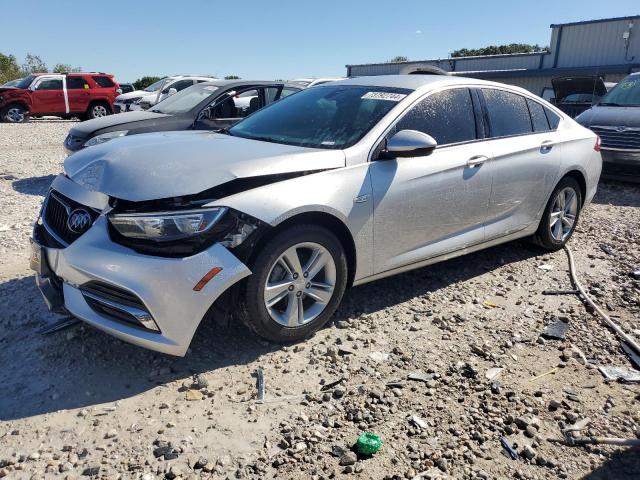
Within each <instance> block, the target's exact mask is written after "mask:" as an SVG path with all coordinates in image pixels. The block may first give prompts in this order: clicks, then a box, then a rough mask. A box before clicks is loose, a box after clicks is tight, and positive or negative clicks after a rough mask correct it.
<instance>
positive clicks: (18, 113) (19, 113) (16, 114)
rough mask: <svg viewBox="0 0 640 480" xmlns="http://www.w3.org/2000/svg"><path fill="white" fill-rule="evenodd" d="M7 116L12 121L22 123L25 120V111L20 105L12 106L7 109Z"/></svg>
mask: <svg viewBox="0 0 640 480" xmlns="http://www.w3.org/2000/svg"><path fill="white" fill-rule="evenodd" d="M6 118H7V119H8V120H9V121H10V122H14V123H20V122H23V121H24V111H23V110H22V109H21V108H19V107H12V108H10V109H9V110H7V114H6Z"/></svg>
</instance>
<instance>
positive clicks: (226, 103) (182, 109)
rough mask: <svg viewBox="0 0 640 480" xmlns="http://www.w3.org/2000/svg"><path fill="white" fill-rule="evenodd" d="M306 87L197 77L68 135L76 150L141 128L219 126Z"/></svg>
mask: <svg viewBox="0 0 640 480" xmlns="http://www.w3.org/2000/svg"><path fill="white" fill-rule="evenodd" d="M299 90H301V87H299V86H298V85H297V84H287V83H283V82H264V81H247V80H214V81H210V82H202V83H197V84H196V85H192V86H191V87H189V88H186V89H184V90H181V91H180V92H178V93H176V94H175V95H172V96H170V97H168V98H166V99H165V100H163V101H161V102H160V103H158V104H157V105H155V106H154V107H153V108H151V109H150V110H147V111H131V112H127V113H122V114H119V115H111V116H109V117H105V118H97V119H95V120H90V121H87V122H82V123H79V124H78V125H76V126H74V127H73V128H72V129H71V130H70V131H69V135H68V136H67V138H66V139H65V142H64V146H65V148H66V149H67V150H69V151H70V152H75V151H77V150H81V149H82V148H84V147H89V146H92V145H98V144H100V143H104V142H106V141H108V140H111V139H113V138H118V137H124V136H126V135H135V134H139V133H149V132H160V131H168V130H218V129H221V128H227V127H230V126H231V125H232V124H233V123H235V122H237V121H238V120H240V119H242V118H244V117H246V116H248V115H250V114H252V113H253V112H255V111H257V110H259V109H260V108H262V107H264V106H266V105H269V104H270V103H272V102H275V101H277V100H280V99H281V98H284V97H286V96H288V95H291V94H292V93H295V92H297V91H299Z"/></svg>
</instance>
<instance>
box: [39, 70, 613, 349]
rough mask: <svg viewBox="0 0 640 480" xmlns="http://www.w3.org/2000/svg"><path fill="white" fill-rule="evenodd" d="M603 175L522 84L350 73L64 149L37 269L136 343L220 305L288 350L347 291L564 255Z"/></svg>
mask: <svg viewBox="0 0 640 480" xmlns="http://www.w3.org/2000/svg"><path fill="white" fill-rule="evenodd" d="M194 88H196V87H194ZM168 101H170V100H168ZM225 101H226V100H225ZM132 115H135V114H132ZM601 168H602V158H601V156H600V140H599V138H598V137H597V135H596V134H595V133H593V132H591V131H590V130H587V129H586V128H584V127H581V126H580V125H578V124H577V123H576V122H575V121H573V120H572V119H571V118H569V117H568V116H567V115H566V114H564V113H563V112H561V111H560V110H558V109H557V108H556V107H554V106H553V105H550V104H548V103H547V102H545V101H544V100H542V99H541V98H539V97H537V96H535V95H533V94H532V93H530V92H528V91H526V90H524V89H521V88H518V87H514V86H510V85H505V84H501V83H493V82H486V81H482V80H477V79H472V78H463V77H453V76H446V75H390V76H372V77H360V78H352V79H349V80H343V81H340V82H335V83H332V84H328V85H321V86H319V87H314V88H307V89H304V90H302V91H300V92H297V93H295V94H293V95H290V96H288V97H286V98H284V99H282V100H278V101H274V102H273V103H271V104H270V105H268V106H267V107H265V108H262V109H260V110H258V111H256V112H254V113H253V114H251V115H249V116H247V117H246V118H244V119H243V120H241V121H240V122H238V123H236V124H234V125H233V126H231V127H230V128H225V129H221V130H218V132H216V133H214V132H208V131H200V132H196V131H182V132H175V131H173V132H156V133H147V134H144V135H131V136H129V135H127V136H125V137H122V138H118V139H117V140H111V141H109V142H106V143H102V144H99V145H95V146H92V147H90V148H85V149H83V150H81V151H79V152H76V153H74V154H73V155H70V156H69V157H67V159H66V160H65V162H64V174H63V175H59V176H58V177H57V178H56V179H55V180H54V181H53V183H52V184H51V187H50V189H49V192H48V193H47V196H46V197H45V199H44V205H43V207H42V210H41V213H40V216H39V218H38V220H37V223H36V224H35V226H34V231H33V238H32V255H31V266H32V268H33V269H35V270H36V272H37V277H36V278H37V285H38V287H39V288H40V291H41V292H42V294H43V296H44V298H45V301H46V302H47V304H48V306H49V307H50V308H51V309H53V310H55V311H59V312H63V313H65V314H71V315H73V316H75V317H77V318H80V319H82V320H84V321H85V322H87V323H89V324H90V325H93V326H95V327H97V328H99V329H102V330H104V331H106V332H108V333H110V334H112V335H115V336H117V337H119V338H121V339H123V340H126V341H128V342H132V343H134V344H137V345H141V346H143V347H146V348H150V349H153V350H157V351H160V352H165V353H169V354H173V355H184V354H185V353H186V352H187V349H188V348H189V344H190V343H191V338H192V337H193V335H194V334H195V332H196V330H197V329H198V326H199V325H200V322H201V321H202V319H203V318H208V317H209V316H211V315H222V314H226V315H234V316H235V317H236V318H238V320H240V321H243V322H245V323H246V324H247V325H248V326H249V327H250V328H251V329H252V330H254V331H255V332H256V333H258V334H259V335H261V336H263V337H264V338H266V339H268V340H270V341H275V342H285V343H290V342H293V341H300V340H302V339H304V338H306V337H307V336H309V335H311V334H313V333H314V332H315V331H317V330H318V329H319V328H321V327H322V326H323V325H324V324H326V323H327V321H328V320H329V319H330V318H331V316H332V315H333V313H334V312H335V311H336V309H337V308H338V305H339V304H340V301H341V299H342V296H343V294H344V291H345V289H346V288H347V287H348V286H351V285H361V284H364V283H367V282H371V281H373V280H376V279H379V278H383V277H387V276H390V275H394V274H397V273H401V272H405V271H407V270H411V269H414V268H419V267H424V266H427V265H430V264H433V263H436V262H439V261H442V260H446V259H449V258H453V257H456V256H459V255H464V254H466V253H470V252H474V251H478V250H481V249H483V248H487V247H491V246H494V245H498V244H500V243H504V242H507V241H510V240H515V239H516V238H522V237H528V236H531V237H533V239H535V241H536V242H537V243H538V244H539V245H540V246H542V247H544V248H546V249H547V250H558V249H560V248H562V247H563V246H564V245H565V244H566V243H567V242H568V241H569V239H570V238H571V236H572V234H573V232H574V230H575V228H576V225H577V224H578V220H579V217H580V211H581V210H582V208H583V207H586V206H587V205H589V203H590V202H591V199H592V198H593V196H594V195H595V193H596V189H597V185H598V179H599V177H600V171H601ZM390 328H393V325H390ZM461 341H464V339H462V340H461ZM123 361H126V359H123Z"/></svg>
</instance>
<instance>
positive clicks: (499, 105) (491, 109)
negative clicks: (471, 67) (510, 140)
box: [482, 88, 533, 137]
mask: <svg viewBox="0 0 640 480" xmlns="http://www.w3.org/2000/svg"><path fill="white" fill-rule="evenodd" d="M482 94H483V96H484V99H485V103H486V106H487V114H488V117H489V124H490V128H491V136H492V137H509V136H512V135H523V134H526V133H531V132H533V127H532V125H531V117H530V115H529V109H528V108H527V101H526V99H525V98H524V97H523V96H522V95H518V94H516V93H511V92H506V91H504V90H497V89H492V88H484V89H482Z"/></svg>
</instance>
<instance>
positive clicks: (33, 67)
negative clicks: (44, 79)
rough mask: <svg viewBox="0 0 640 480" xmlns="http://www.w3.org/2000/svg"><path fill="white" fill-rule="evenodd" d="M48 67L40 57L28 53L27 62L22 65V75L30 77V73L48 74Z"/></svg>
mask: <svg viewBox="0 0 640 480" xmlns="http://www.w3.org/2000/svg"><path fill="white" fill-rule="evenodd" d="M47 71H48V70H47V65H46V63H44V61H43V60H42V59H41V58H40V57H39V56H38V55H32V54H31V53H27V57H26V58H25V62H24V63H23V64H22V73H23V74H24V75H29V74H30V73H42V72H47Z"/></svg>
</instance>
